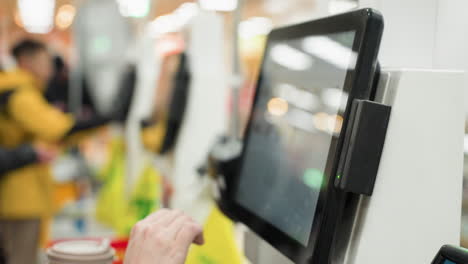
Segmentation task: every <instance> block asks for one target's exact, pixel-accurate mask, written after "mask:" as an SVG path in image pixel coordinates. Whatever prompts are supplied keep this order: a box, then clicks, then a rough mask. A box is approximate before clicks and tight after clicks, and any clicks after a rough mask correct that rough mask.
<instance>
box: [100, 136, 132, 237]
mask: <svg viewBox="0 0 468 264" xmlns="http://www.w3.org/2000/svg"><path fill="white" fill-rule="evenodd" d="M108 153H109V159H108V162H107V164H106V165H105V167H104V169H103V170H102V171H101V173H100V179H101V180H102V181H103V186H102V188H101V190H100V192H99V195H98V199H97V204H96V218H97V220H98V221H100V222H101V223H103V224H105V225H107V226H109V227H112V228H114V229H116V230H118V229H119V220H120V219H121V217H123V216H125V214H126V210H127V209H126V207H127V202H126V199H125V185H124V181H125V157H124V156H125V152H124V142H123V140H122V139H121V138H117V139H114V140H112V141H111V143H110V148H109V152H108Z"/></svg>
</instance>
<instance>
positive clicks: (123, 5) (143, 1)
mask: <svg viewBox="0 0 468 264" xmlns="http://www.w3.org/2000/svg"><path fill="white" fill-rule="evenodd" d="M117 3H118V4H119V10H120V13H121V14H122V16H125V17H135V18H140V17H145V16H147V15H148V14H149V12H150V9H151V1H150V0H117Z"/></svg>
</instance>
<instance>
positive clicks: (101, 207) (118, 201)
mask: <svg viewBox="0 0 468 264" xmlns="http://www.w3.org/2000/svg"><path fill="white" fill-rule="evenodd" d="M109 152H110V158H109V162H108V164H107V165H106V166H105V168H104V170H103V171H102V173H101V178H102V179H103V181H104V184H103V186H102V188H101V191H100V193H99V196H98V200H97V205H96V218H97V220H98V221H100V222H101V223H103V224H105V225H108V226H109V227H111V228H113V229H114V230H115V231H116V232H117V234H118V235H119V236H123V237H126V236H128V235H129V234H130V231H131V229H132V227H133V225H135V224H136V223H137V222H138V221H140V220H141V219H143V218H145V217H146V216H148V215H149V214H150V213H152V212H154V211H156V210H157V209H159V208H160V206H161V200H162V191H161V188H162V187H161V186H162V183H161V182H162V180H161V176H160V174H159V172H158V171H157V170H156V169H155V168H154V166H153V165H152V164H151V161H150V160H147V161H146V166H145V167H144V169H143V171H142V173H141V175H140V177H139V178H138V181H137V183H136V185H135V188H134V190H133V191H132V193H131V196H130V199H126V195H125V184H126V180H125V172H126V170H125V148H124V142H123V140H122V139H116V140H113V141H112V143H111V145H110V151H109Z"/></svg>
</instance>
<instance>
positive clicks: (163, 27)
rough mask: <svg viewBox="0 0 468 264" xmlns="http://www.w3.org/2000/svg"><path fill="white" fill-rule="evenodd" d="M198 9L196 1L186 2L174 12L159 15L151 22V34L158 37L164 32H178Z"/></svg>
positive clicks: (149, 28)
mask: <svg viewBox="0 0 468 264" xmlns="http://www.w3.org/2000/svg"><path fill="white" fill-rule="evenodd" d="M198 11H199V9H198V6H197V5H196V4H195V3H184V4H182V5H181V6H180V7H179V8H177V9H176V10H175V11H174V12H173V13H170V14H167V15H162V16H159V17H157V18H156V19H154V20H153V21H152V22H151V23H149V25H148V30H149V34H150V35H151V36H152V37H158V36H160V35H162V34H166V33H170V32H177V31H179V30H180V29H182V28H183V27H184V26H185V25H187V24H188V23H189V22H190V20H191V19H192V18H193V17H195V16H196V15H197V13H198Z"/></svg>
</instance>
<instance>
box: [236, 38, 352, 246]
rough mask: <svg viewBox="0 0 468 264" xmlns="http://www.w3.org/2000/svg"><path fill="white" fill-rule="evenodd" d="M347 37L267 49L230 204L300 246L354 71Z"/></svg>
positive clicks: (285, 43)
mask: <svg viewBox="0 0 468 264" xmlns="http://www.w3.org/2000/svg"><path fill="white" fill-rule="evenodd" d="M354 38H355V31H344V32H337V33H332V34H323V35H314V36H307V37H301V38H297V39H287V40H281V41H276V42H273V43H271V45H270V47H269V49H268V51H267V52H266V54H265V58H264V60H265V63H264V68H263V73H262V79H261V81H260V83H259V84H258V98H257V101H256V104H255V107H254V109H253V113H252V123H251V127H250V135H249V137H248V139H247V141H246V142H245V144H246V149H245V156H246V157H249V158H248V159H246V160H244V162H243V165H242V168H241V170H240V174H241V175H251V176H249V177H241V178H240V180H239V185H238V192H237V193H236V198H235V199H236V201H238V202H239V204H240V205H242V206H244V207H245V208H247V209H249V210H250V211H251V212H253V213H254V214H255V215H257V216H258V217H260V218H262V219H265V220H266V221H268V222H269V223H271V224H272V225H273V226H275V227H276V228H278V229H279V230H281V231H282V232H284V233H285V234H287V235H288V236H290V237H291V238H294V239H295V240H296V241H298V242H299V243H301V244H302V245H304V246H306V245H307V243H308V239H309V236H310V232H311V227H312V223H313V220H314V216H315V211H316V208H317V203H318V199H319V194H320V190H321V188H322V185H323V184H324V180H325V176H324V174H325V169H326V165H327V160H328V159H329V154H330V146H331V143H332V141H333V140H336V138H337V137H338V136H339V135H340V132H341V129H342V126H343V112H344V110H345V108H346V103H347V101H348V93H347V92H346V91H344V90H343V88H344V83H345V79H346V75H347V72H348V71H349V70H352V69H354V67H355V66H356V53H355V52H354V51H353V50H352V48H353V43H354Z"/></svg>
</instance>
